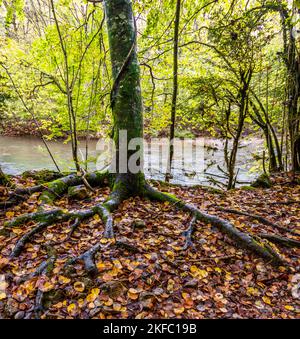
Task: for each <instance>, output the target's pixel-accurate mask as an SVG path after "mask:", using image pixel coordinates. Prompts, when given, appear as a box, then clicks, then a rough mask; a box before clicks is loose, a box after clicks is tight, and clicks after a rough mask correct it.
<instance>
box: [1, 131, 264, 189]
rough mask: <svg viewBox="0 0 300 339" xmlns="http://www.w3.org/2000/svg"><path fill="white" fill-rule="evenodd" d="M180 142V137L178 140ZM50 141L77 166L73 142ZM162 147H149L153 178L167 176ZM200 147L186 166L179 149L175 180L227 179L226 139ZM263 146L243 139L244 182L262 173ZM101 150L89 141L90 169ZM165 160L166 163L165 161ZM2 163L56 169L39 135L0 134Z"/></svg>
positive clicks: (18, 168)
mask: <svg viewBox="0 0 300 339" xmlns="http://www.w3.org/2000/svg"><path fill="white" fill-rule="evenodd" d="M180 142H181V141H178V144H180ZM48 144H49V146H50V149H51V151H52V153H53V155H54V157H55V159H56V161H57V163H58V164H59V167H60V168H61V170H65V171H68V170H74V165H73V164H72V157H71V146H70V143H67V144H66V143H63V142H62V141H49V142H48ZM154 144H155V143H154ZM199 145H200V146H199ZM156 146H157V142H156ZM79 148H80V152H79V156H80V158H82V159H84V158H85V142H82V143H81V144H80V147H79ZM175 149H176V146H175ZM159 150H160V151H159ZM159 150H158V149H157V148H154V150H153V148H151V151H152V152H151V154H150V152H149V150H146V151H145V169H146V176H147V177H149V178H153V179H164V173H165V167H164V166H160V164H161V160H162V159H161V158H163V159H164V160H166V154H167V152H165V151H164V150H162V149H159ZM197 150H198V151H197V152H198V153H197V154H198V155H197V164H196V165H195V164H194V162H195V158H193V155H188V156H186V154H185V165H184V166H183V164H182V159H181V157H180V156H179V154H178V152H177V151H175V159H174V169H173V179H172V180H171V182H172V183H175V184H184V185H195V184H205V185H212V183H211V182H210V180H209V177H212V178H214V179H217V180H218V181H221V182H225V179H224V178H222V176H224V174H222V172H221V171H220V170H219V169H218V166H220V167H221V168H223V169H224V168H225V164H224V153H223V142H222V141H221V140H217V139H212V138H205V139H203V140H202V141H201V142H200V144H198V145H197ZM262 150H263V141H262V140H260V139H258V138H249V139H246V140H243V141H242V142H241V147H240V148H239V151H238V159H237V165H236V168H238V169H239V173H238V180H239V181H241V182H243V183H246V182H250V181H253V180H254V178H255V177H256V176H257V175H258V173H259V171H258V167H259V165H260V166H261V160H255V159H256V158H257V157H256V156H255V155H258V154H259V155H261V154H262ZM100 153H101V152H100V151H99V150H97V141H96V140H91V141H89V155H90V156H91V157H92V158H91V161H90V162H89V169H91V170H92V169H95V168H96V159H97V156H99V154H100ZM190 158H191V159H190ZM192 158H193V161H192ZM164 160H163V161H162V163H164ZM192 163H193V164H192ZM0 164H1V167H2V169H3V170H4V171H5V172H6V173H7V174H13V175H15V174H20V173H22V172H24V171H26V170H33V169H36V170H37V169H44V168H47V169H55V166H54V164H53V162H52V160H51V158H50V157H49V154H48V153H47V151H46V148H45V146H44V145H43V143H42V141H41V140H40V139H39V138H36V137H7V136H0ZM186 164H187V165H186ZM183 167H184V169H183Z"/></svg>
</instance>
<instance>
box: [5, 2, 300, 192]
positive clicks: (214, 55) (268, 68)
mask: <svg viewBox="0 0 300 339" xmlns="http://www.w3.org/2000/svg"><path fill="white" fill-rule="evenodd" d="M133 5H134V11H135V16H136V24H137V28H138V33H137V39H138V44H137V45H138V58H139V62H140V65H141V81H142V92H143V104H144V114H145V124H144V129H145V135H146V136H148V137H155V136H169V135H170V134H169V129H170V126H171V135H172V130H173V134H174V135H175V136H176V137H195V136H203V135H204V136H213V137H217V138H221V139H222V140H224V156H225V162H226V168H222V169H220V175H221V176H222V175H223V176H224V175H225V176H226V177H228V182H227V187H228V188H231V187H234V185H235V182H234V180H235V175H236V169H235V163H236V157H237V153H238V148H239V145H240V143H241V141H242V140H243V138H247V137H249V136H253V135H254V136H258V137H263V138H264V140H265V144H266V148H265V150H266V151H265V152H264V154H260V155H258V157H260V159H261V161H260V162H259V165H258V166H259V167H260V168H261V170H262V166H263V163H264V166H265V167H266V168H267V167H268V169H270V170H271V171H277V170H283V169H285V170H289V169H294V170H298V169H299V167H300V164H299V143H300V142H299V113H298V96H299V66H298V59H299V56H298V36H299V33H298V28H297V27H298V26H299V13H298V12H299V9H298V3H297V1H294V2H292V1H246V0H245V1H243V0H239V1H234V0H233V1H200V0H199V1H198V0H197V1H177V2H176V1H174V0H170V1H168V0H164V1H134V3H133ZM53 10H54V11H55V16H53ZM1 17H2V24H1V70H0V71H1V79H0V86H1V108H0V114H1V128H2V133H3V134H7V135H12V134H17V135H20V134H21V135H22V134H36V135H39V136H40V135H41V134H43V135H44V136H45V138H46V139H49V138H64V140H66V141H70V140H73V141H72V146H74V145H73V144H74V143H75V142H76V140H75V139H77V138H78V137H79V138H81V139H88V138H91V137H99V136H102V137H104V136H107V135H109V133H110V132H111V108H110V93H111V86H112V81H111V77H112V75H111V67H110V59H109V57H108V56H109V46H108V38H107V31H106V28H105V22H104V15H103V10H102V5H101V3H100V2H99V3H98V2H97V1H96V2H86V3H85V2H84V1H55V2H51V1H43V0H39V1H26V2H24V1H20V0H14V1H3V3H2V5H1ZM82 142H83V141H82ZM75 147H76V145H75ZM78 161H79V160H78ZM222 171H224V172H223V173H222Z"/></svg>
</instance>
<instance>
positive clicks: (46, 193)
mask: <svg viewBox="0 0 300 339" xmlns="http://www.w3.org/2000/svg"><path fill="white" fill-rule="evenodd" d="M108 179H109V173H108V172H107V171H104V172H100V171H99V172H97V171H96V172H92V173H87V174H85V175H84V178H83V177H82V176H79V175H77V174H69V175H67V176H65V177H62V178H59V179H56V180H53V181H51V182H48V183H46V184H41V185H36V186H32V187H26V188H17V189H15V190H14V191H13V192H11V193H10V195H9V199H8V200H7V201H4V202H1V203H0V209H5V208H8V207H12V206H14V205H17V204H18V203H20V202H22V201H24V200H26V199H27V198H28V196H30V195H32V194H34V193H39V192H42V193H41V195H40V197H39V200H40V201H41V202H42V203H46V204H51V203H52V202H53V201H54V200H55V199H57V198H60V197H61V196H62V195H63V194H65V193H66V192H67V190H68V188H69V187H73V186H78V185H81V184H82V183H85V184H87V183H88V184H89V185H90V186H91V187H97V186H99V187H101V186H104V185H106V184H108Z"/></svg>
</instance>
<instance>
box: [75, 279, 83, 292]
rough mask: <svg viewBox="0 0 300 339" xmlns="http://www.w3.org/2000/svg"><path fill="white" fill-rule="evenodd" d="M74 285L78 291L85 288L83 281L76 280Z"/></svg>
mask: <svg viewBox="0 0 300 339" xmlns="http://www.w3.org/2000/svg"><path fill="white" fill-rule="evenodd" d="M73 286H74V290H75V291H77V292H83V291H84V289H85V285H84V283H83V282H82V281H76V282H75V283H74V285H73Z"/></svg>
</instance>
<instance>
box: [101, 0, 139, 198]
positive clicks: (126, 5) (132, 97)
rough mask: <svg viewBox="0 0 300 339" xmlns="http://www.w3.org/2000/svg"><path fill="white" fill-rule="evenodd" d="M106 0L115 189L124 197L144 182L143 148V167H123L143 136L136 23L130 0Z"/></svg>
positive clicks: (136, 190) (132, 192) (134, 191)
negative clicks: (131, 146)
mask: <svg viewBox="0 0 300 339" xmlns="http://www.w3.org/2000/svg"><path fill="white" fill-rule="evenodd" d="M104 4H105V11H106V18H107V29H108V37H109V45H110V55H111V63H112V73H113V79H114V84H113V89H112V93H111V106H112V113H113V132H112V136H113V139H114V142H115V145H116V177H115V184H114V188H113V191H117V192H118V194H122V195H123V197H124V198H125V197H126V195H135V194H139V193H140V192H141V190H142V189H143V187H144V184H145V179H144V173H143V167H142V166H143V150H142V149H141V150H140V155H141V157H140V161H139V163H138V164H137V165H138V166H139V167H140V170H139V171H138V172H137V173H132V172H130V171H129V170H127V171H126V170H125V171H124V159H125V158H127V159H129V158H130V157H131V156H132V155H133V154H134V153H135V152H136V150H128V147H127V146H128V144H129V143H130V142H131V141H132V140H133V139H135V138H143V111H142V97H141V86H140V69H139V64H138V60H137V53H136V25H135V19H134V16H133V11H132V4H131V1H130V0H107V1H105V2H104ZM124 131H125V133H126V134H127V145H126V144H124V140H123V139H122V135H123V136H124ZM121 133H122V134H121ZM121 139H122V140H121ZM119 141H120V143H119ZM125 152H126V154H124V153H125ZM121 163H122V164H121ZM122 167H123V168H122ZM124 172H126V173H124Z"/></svg>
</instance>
